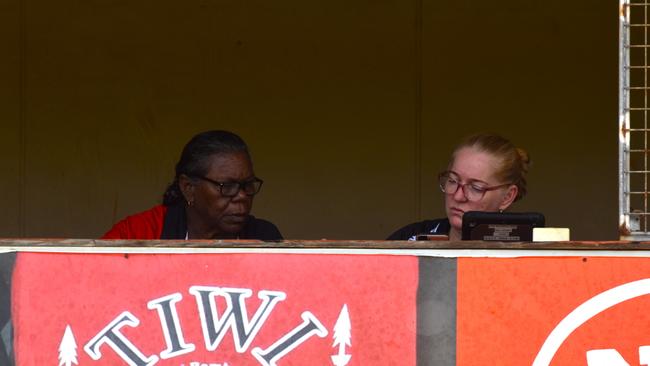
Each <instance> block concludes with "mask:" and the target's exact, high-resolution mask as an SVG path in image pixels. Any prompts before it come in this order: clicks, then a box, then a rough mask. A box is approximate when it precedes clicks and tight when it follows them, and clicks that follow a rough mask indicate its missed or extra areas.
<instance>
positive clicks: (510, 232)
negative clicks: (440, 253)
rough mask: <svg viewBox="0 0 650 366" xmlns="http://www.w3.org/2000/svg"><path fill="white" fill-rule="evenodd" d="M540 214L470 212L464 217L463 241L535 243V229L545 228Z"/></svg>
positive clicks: (542, 216)
mask: <svg viewBox="0 0 650 366" xmlns="http://www.w3.org/2000/svg"><path fill="white" fill-rule="evenodd" d="M544 221H545V220H544V215H542V214H541V213H538V212H483V211H469V212H465V214H464V215H463V227H462V239H463V240H483V241H533V228H534V227H544Z"/></svg>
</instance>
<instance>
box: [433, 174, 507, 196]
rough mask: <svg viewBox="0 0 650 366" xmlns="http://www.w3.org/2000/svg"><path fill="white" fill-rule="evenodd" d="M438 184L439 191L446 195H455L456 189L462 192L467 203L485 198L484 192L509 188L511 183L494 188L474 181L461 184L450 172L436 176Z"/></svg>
mask: <svg viewBox="0 0 650 366" xmlns="http://www.w3.org/2000/svg"><path fill="white" fill-rule="evenodd" d="M438 184H439V186H440V190H441V191H442V192H444V193H446V194H455V193H456V192H457V191H458V188H461V189H462V190H463V195H465V198H467V200H468V201H473V202H476V201H480V200H481V199H483V197H484V196H485V192H488V191H494V190H496V189H499V188H502V187H506V186H509V185H510V184H511V183H504V184H499V185H496V186H486V185H484V184H481V183H479V182H476V181H470V182H468V183H461V182H460V178H459V177H458V176H456V175H455V174H454V173H452V172H450V171H446V172H442V173H440V174H438Z"/></svg>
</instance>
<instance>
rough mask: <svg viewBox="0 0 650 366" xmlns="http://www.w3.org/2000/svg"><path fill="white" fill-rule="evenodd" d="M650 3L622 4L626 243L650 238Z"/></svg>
mask: <svg viewBox="0 0 650 366" xmlns="http://www.w3.org/2000/svg"><path fill="white" fill-rule="evenodd" d="M649 7H650V3H648V2H645V1H634V0H621V1H620V37H619V38H620V40H619V53H620V66H619V127H620V128H619V131H620V136H619V146H620V147H619V170H620V181H619V198H620V204H619V207H620V230H619V231H620V236H621V238H622V239H632V240H647V239H648V238H650V227H649V226H648V221H649V219H650V217H649V216H650V213H649V207H648V186H649V182H648V178H649V176H650V166H649V161H648V160H649V158H648V133H649V132H650V129H649V126H648V112H649V111H650V103H649V100H648V92H649V91H650V84H648V77H649V75H648V72H649V68H650V60H649V58H648V57H649V56H650V54H649V52H648V51H649V48H650V43H649V40H650V33H649V31H650V29H649V27H650V14H649V10H650V9H649Z"/></svg>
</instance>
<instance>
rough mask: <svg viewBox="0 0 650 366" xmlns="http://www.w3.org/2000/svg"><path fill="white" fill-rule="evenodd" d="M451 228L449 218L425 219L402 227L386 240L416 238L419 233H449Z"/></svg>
mask: <svg viewBox="0 0 650 366" xmlns="http://www.w3.org/2000/svg"><path fill="white" fill-rule="evenodd" d="M449 229H450V226H449V220H448V219H446V218H444V219H435V220H424V221H420V222H414V223H412V224H408V225H406V226H404V227H402V228H401V229H399V230H397V231H395V232H394V233H392V234H391V235H390V236H389V237H388V238H386V240H416V238H417V236H418V235H447V234H449Z"/></svg>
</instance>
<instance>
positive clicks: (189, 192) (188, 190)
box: [178, 174, 194, 206]
mask: <svg viewBox="0 0 650 366" xmlns="http://www.w3.org/2000/svg"><path fill="white" fill-rule="evenodd" d="M178 188H180V190H181V193H183V197H185V202H187V205H188V206H192V203H194V181H193V180H192V178H190V177H188V176H187V175H185V174H181V175H180V176H178Z"/></svg>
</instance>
